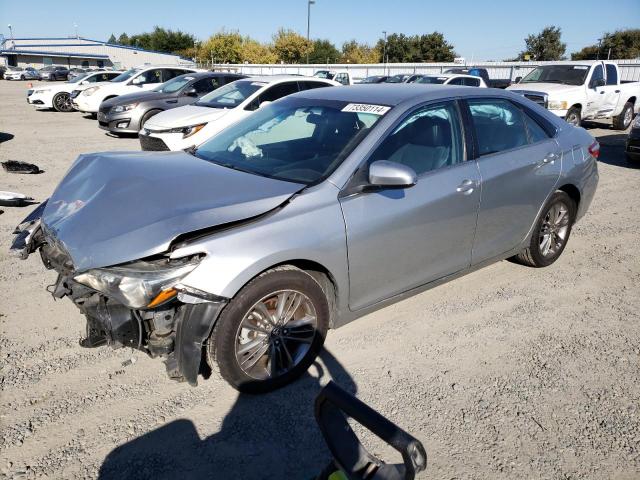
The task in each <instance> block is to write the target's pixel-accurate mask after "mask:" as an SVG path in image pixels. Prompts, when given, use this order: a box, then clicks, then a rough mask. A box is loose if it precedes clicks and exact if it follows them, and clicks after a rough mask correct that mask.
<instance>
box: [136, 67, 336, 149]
mask: <svg viewBox="0 0 640 480" xmlns="http://www.w3.org/2000/svg"><path fill="white" fill-rule="evenodd" d="M336 85H340V84H339V83H338V82H334V81H333V80H326V79H323V78H316V77H302V76H294V75H274V76H269V77H251V78H246V79H243V80H236V81H235V82H233V83H229V84H227V85H225V86H224V87H220V88H218V89H217V90H214V91H213V92H211V93H208V94H207V95H205V96H203V97H202V98H201V99H200V100H198V101H197V102H195V103H193V104H191V105H185V106H184V107H178V108H174V109H171V110H167V111H165V112H161V113H158V114H157V115H154V116H153V117H151V118H150V119H149V120H148V121H147V122H146V123H145V124H144V128H143V129H142V130H140V133H139V134H138V136H139V138H140V145H141V146H142V149H143V150H174V151H175V150H184V149H185V148H189V147H193V146H197V145H200V144H201V143H202V142H204V141H205V140H208V139H209V138H211V137H213V136H214V135H215V134H216V133H218V132H219V131H221V130H222V129H224V128H226V127H227V126H229V125H231V124H233V123H236V122H238V121H240V120H242V119H244V118H246V117H248V116H249V115H251V113H252V112H254V111H255V110H257V109H258V108H260V107H261V106H263V105H265V104H268V103H271V102H273V101H275V100H278V99H280V98H282V97H286V96H287V95H291V94H292V93H296V92H301V91H303V90H310V89H312V88H319V87H331V86H336Z"/></svg>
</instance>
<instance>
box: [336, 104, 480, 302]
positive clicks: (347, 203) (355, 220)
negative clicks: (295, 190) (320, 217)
mask: <svg viewBox="0 0 640 480" xmlns="http://www.w3.org/2000/svg"><path fill="white" fill-rule="evenodd" d="M460 120H461V119H460V115H459V110H458V107H457V104H456V102H454V101H450V102H444V103H439V104H435V105H427V106H424V107H420V108H418V109H416V110H414V111H413V112H411V113H409V114H408V115H407V116H406V117H405V118H404V119H403V120H401V121H400V122H399V123H398V125H397V126H396V127H395V128H394V129H393V130H392V131H391V132H390V133H389V134H388V135H387V137H386V138H385V139H384V140H383V141H382V142H381V143H380V145H379V146H378V147H377V148H376V149H375V150H374V152H373V153H372V154H371V155H370V157H369V158H368V160H367V162H366V163H365V165H363V167H362V173H363V174H364V175H367V172H368V165H370V164H371V163H372V162H374V161H376V160H390V161H393V162H398V163H400V164H403V165H407V166H409V167H411V168H412V169H414V170H415V172H416V173H417V174H418V182H417V183H416V185H414V186H413V187H410V188H405V189H388V190H379V191H372V192H362V193H357V194H354V195H348V196H344V197H343V198H341V199H340V204H341V206H342V211H343V215H344V220H345V224H346V231H347V248H348V256H349V282H350V290H349V295H350V296H349V306H350V308H351V309H352V310H357V309H360V308H363V307H366V306H368V305H371V304H373V303H376V302H378V301H381V300H384V299H386V298H389V297H392V296H394V295H397V294H400V293H402V292H404V291H407V290H409V289H411V288H414V287H418V286H420V285H423V284H425V283H428V282H430V281H432V280H436V279H438V278H441V277H443V276H446V275H448V274H451V273H454V272H457V271H459V270H462V269H464V268H466V267H468V266H469V264H470V262H471V247H472V243H473V235H474V231H475V228H476V219H477V213H478V204H479V200H480V189H479V188H478V187H479V181H480V177H479V174H478V167H477V164H476V162H475V161H474V160H466V157H465V142H464V135H463V128H462V124H461V121H460ZM358 175H360V173H358Z"/></svg>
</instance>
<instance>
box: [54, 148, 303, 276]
mask: <svg viewBox="0 0 640 480" xmlns="http://www.w3.org/2000/svg"><path fill="white" fill-rule="evenodd" d="M303 187H304V185H301V184H297V183H291V182H285V181H281V180H275V179H270V178H266V177H261V176H258V175H252V174H250V173H244V172H240V171H237V170H232V169H229V168H226V167H222V166H219V165H216V164H214V163H211V162H208V161H206V160H202V159H199V158H197V157H194V156H192V155H189V154H187V153H185V152H166V153H165V152H161V153H158V152H105V153H95V154H90V155H81V156H80V157H78V160H76V162H75V163H74V164H73V166H72V167H71V169H70V170H69V172H68V173H67V174H66V176H65V177H64V178H63V180H62V181H61V182H60V184H59V185H58V187H57V188H56V190H55V191H54V193H53V195H52V196H51V198H50V199H49V201H48V202H47V206H46V208H45V210H44V213H43V215H42V224H43V228H44V231H45V234H46V235H51V236H53V237H55V241H56V242H57V243H58V244H61V245H62V246H63V247H64V249H65V250H66V251H67V253H68V254H69V255H70V257H71V260H72V262H73V265H74V268H75V270H76V271H84V270H87V269H90V268H96V267H105V266H110V265H116V264H119V263H123V262H128V261H132V260H136V259H139V258H144V257H147V256H150V255H155V254H158V253H162V252H165V251H166V250H167V249H168V248H169V245H170V243H171V241H172V240H173V239H175V238H176V237H177V236H178V235H180V234H183V233H189V232H193V231H196V230H200V229H203V228H207V227H214V226H217V225H222V224H225V223H229V222H234V221H239V220H244V219H247V218H251V217H254V216H256V215H260V214H262V213H265V212H268V211H269V210H271V209H273V208H275V207H277V206H278V205H280V204H281V203H283V202H284V201H285V200H287V199H288V198H289V197H291V195H293V194H294V193H295V192H297V191H299V190H300V189H301V188H303Z"/></svg>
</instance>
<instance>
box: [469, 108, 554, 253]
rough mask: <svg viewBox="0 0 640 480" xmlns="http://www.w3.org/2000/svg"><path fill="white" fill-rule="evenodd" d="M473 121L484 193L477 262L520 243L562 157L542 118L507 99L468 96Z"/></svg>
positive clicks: (549, 191) (543, 198) (478, 232)
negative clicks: (537, 117) (469, 97)
mask: <svg viewBox="0 0 640 480" xmlns="http://www.w3.org/2000/svg"><path fill="white" fill-rule="evenodd" d="M466 104H467V105H468V108H469V110H468V112H469V114H470V116H471V120H472V123H473V125H474V131H475V137H476V148H477V154H478V168H479V170H480V176H481V178H482V197H481V201H480V211H479V213H478V227H477V229H476V236H475V241H474V245H473V254H472V263H473V264H477V263H481V262H483V261H485V260H489V259H492V258H494V257H497V256H499V255H501V254H503V253H506V252H509V251H510V250H512V249H514V248H516V247H517V246H519V245H520V244H521V242H522V241H523V240H524V239H525V238H526V236H527V234H528V233H529V230H530V228H531V226H532V225H533V223H534V221H535V220H536V218H537V215H538V212H539V210H540V208H541V207H542V205H543V204H544V202H545V201H546V199H547V197H548V196H549V195H550V193H551V192H553V190H554V188H555V185H556V183H557V181H558V178H559V177H560V170H561V165H562V158H561V154H560V152H559V147H558V145H557V143H556V141H555V140H554V139H553V138H551V136H550V134H549V133H548V132H547V131H545V129H544V128H543V126H544V125H543V124H541V123H539V122H541V120H540V119H535V118H534V117H532V116H530V115H529V114H528V113H525V111H523V110H522V109H521V108H520V107H519V106H518V105H517V104H515V103H512V102H511V101H509V100H506V99H499V98H478V99H469V100H467V101H466Z"/></svg>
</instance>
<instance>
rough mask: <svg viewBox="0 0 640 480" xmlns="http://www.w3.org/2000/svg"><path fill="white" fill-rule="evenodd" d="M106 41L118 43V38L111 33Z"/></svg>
mask: <svg viewBox="0 0 640 480" xmlns="http://www.w3.org/2000/svg"><path fill="white" fill-rule="evenodd" d="M107 43H111V44H113V43H118V40H117V39H116V36H115V35H114V34H113V33H112V34H111V36H110V37H109V40H107Z"/></svg>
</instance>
